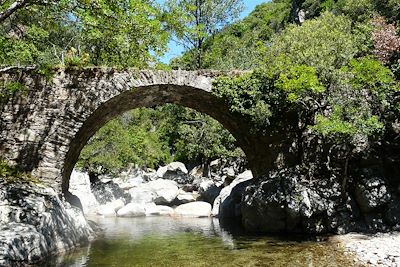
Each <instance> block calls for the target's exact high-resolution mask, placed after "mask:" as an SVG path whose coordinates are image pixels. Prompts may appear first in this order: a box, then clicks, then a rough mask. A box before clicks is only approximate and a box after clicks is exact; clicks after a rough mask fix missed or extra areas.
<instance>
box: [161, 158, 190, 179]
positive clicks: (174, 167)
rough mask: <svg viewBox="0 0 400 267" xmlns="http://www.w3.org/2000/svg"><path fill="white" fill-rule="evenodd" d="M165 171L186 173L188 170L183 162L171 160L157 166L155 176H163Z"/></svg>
mask: <svg viewBox="0 0 400 267" xmlns="http://www.w3.org/2000/svg"><path fill="white" fill-rule="evenodd" d="M167 171H170V172H178V171H179V172H182V173H184V174H188V170H187V169H186V166H185V164H183V163H182V162H171V163H170V164H168V165H167V166H163V167H160V168H158V170H157V176H158V177H159V178H163V177H164V175H165V174H166V173H167Z"/></svg>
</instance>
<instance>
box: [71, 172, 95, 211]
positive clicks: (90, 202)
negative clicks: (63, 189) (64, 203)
mask: <svg viewBox="0 0 400 267" xmlns="http://www.w3.org/2000/svg"><path fill="white" fill-rule="evenodd" d="M69 191H70V192H71V193H72V194H73V195H75V196H77V197H78V198H79V200H80V202H81V204H82V209H83V212H84V213H85V214H95V213H96V210H97V209H98V207H99V206H100V204H99V202H98V201H97V199H96V197H95V195H94V194H93V193H92V190H91V186H90V179H89V175H88V174H87V173H85V172H80V171H77V170H75V169H74V170H73V171H72V174H71V178H70V180H69Z"/></svg>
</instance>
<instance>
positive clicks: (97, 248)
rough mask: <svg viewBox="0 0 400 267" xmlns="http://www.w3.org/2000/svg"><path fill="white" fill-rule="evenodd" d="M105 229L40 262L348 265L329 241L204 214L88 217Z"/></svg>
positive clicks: (155, 264) (45, 264)
mask: <svg viewBox="0 0 400 267" xmlns="http://www.w3.org/2000/svg"><path fill="white" fill-rule="evenodd" d="M92 219H93V220H94V221H96V222H97V223H98V224H99V225H100V226H101V227H102V228H104V229H105V231H104V234H103V236H102V237H101V238H99V239H98V240H97V241H95V242H93V243H92V244H91V245H90V246H88V247H86V248H83V249H80V250H78V251H76V252H74V253H70V254H68V255H64V256H60V257H57V258H53V259H49V260H48V261H47V262H46V263H44V264H41V265H40V266H74V267H80V266H118V267H120V266H196V267H197V266H351V265H352V261H351V259H348V258H346V257H345V256H344V255H343V253H342V251H340V250H339V249H337V248H336V247H335V246H333V245H331V244H329V243H328V242H313V241H293V240H292V241H288V240H284V239H282V238H277V237H254V236H253V237H249V236H245V235H242V234H241V232H240V229H233V230H232V229H229V231H228V230H226V229H225V228H221V226H220V223H219V221H218V220H217V219H209V218H200V219H199V218H170V217H142V218H92Z"/></svg>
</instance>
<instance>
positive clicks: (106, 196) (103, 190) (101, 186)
mask: <svg viewBox="0 0 400 267" xmlns="http://www.w3.org/2000/svg"><path fill="white" fill-rule="evenodd" d="M90 180H91V190H92V192H93V195H94V196H95V197H96V200H97V201H98V202H99V203H100V204H106V203H108V202H111V201H114V200H116V199H124V201H125V202H130V200H131V199H130V197H131V196H130V195H129V194H127V193H125V192H124V190H122V189H121V187H120V186H119V185H118V184H117V183H115V182H113V181H112V180H110V181H107V182H104V181H106V180H100V179H98V178H96V177H90Z"/></svg>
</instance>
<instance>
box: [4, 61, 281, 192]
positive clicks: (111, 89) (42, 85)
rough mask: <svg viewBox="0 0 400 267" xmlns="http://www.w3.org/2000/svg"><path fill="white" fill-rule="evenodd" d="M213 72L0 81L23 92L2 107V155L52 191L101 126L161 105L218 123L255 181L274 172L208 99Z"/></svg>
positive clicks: (250, 138) (112, 72) (256, 138)
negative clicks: (135, 110) (21, 86)
mask: <svg viewBox="0 0 400 267" xmlns="http://www.w3.org/2000/svg"><path fill="white" fill-rule="evenodd" d="M221 75H237V73H221V72H215V71H181V70H178V71H151V70H132V69H128V70H116V69H110V68H88V69H69V70H65V69H60V70H58V71H57V73H56V74H55V75H54V76H53V77H52V79H51V80H48V79H46V78H45V77H43V76H41V75H38V74H35V73H32V72H23V73H21V72H10V73H3V74H1V77H0V78H1V79H2V80H4V81H10V80H11V81H13V80H16V79H17V80H18V82H21V83H23V84H24V86H25V87H27V88H28V89H29V90H27V92H28V93H27V94H23V93H22V94H15V95H14V96H13V97H12V98H11V99H10V100H9V101H7V102H6V103H5V104H3V105H1V104H0V108H1V110H2V118H1V120H0V141H1V142H0V154H2V155H4V156H5V157H6V158H7V159H8V160H9V161H10V162H14V163H16V164H18V165H19V166H22V167H23V168H24V169H25V170H26V171H30V172H32V173H33V175H35V176H36V177H38V178H40V179H41V180H42V181H43V182H45V183H47V184H48V185H49V186H51V187H53V188H54V189H56V190H57V191H59V192H61V190H62V189H63V191H64V192H65V191H66V190H67V189H68V184H69V183H68V180H69V176H70V173H71V171H72V168H73V166H74V165H75V162H76V160H77V159H78V156H79V153H80V151H81V149H82V148H83V146H84V145H85V144H86V142H87V141H88V140H89V138H90V137H91V136H92V135H93V134H94V133H95V132H96V131H97V130H98V129H99V128H100V127H101V126H103V125H104V124H105V123H106V122H107V121H109V120H110V119H112V118H114V117H116V116H117V115H119V114H122V113H123V112H125V111H127V110H130V109H133V108H139V107H151V106H156V105H161V104H165V103H175V104H178V105H182V106H186V107H190V108H193V109H195V110H197V111H200V112H202V113H205V114H208V115H210V116H211V117H213V118H214V119H216V120H217V121H219V122H220V123H221V124H222V125H223V126H224V127H225V128H226V129H227V130H228V131H230V132H231V133H232V135H233V136H234V137H235V138H236V140H237V142H238V145H239V146H240V147H241V148H242V149H243V151H244V152H245V154H246V156H247V159H248V161H249V167H250V168H251V170H252V172H253V174H254V175H255V176H258V175H260V174H262V173H263V172H265V171H266V170H268V168H270V167H271V166H273V164H274V162H275V160H276V158H277V157H276V156H277V155H276V154H274V153H272V150H271V149H270V145H269V144H268V142H267V141H266V139H265V138H264V137H263V136H261V135H257V134H255V133H252V132H251V131H250V126H249V124H248V122H247V121H246V120H245V119H244V118H243V117H241V116H240V115H238V114H234V113H232V112H230V110H229V107H228V106H227V105H226V104H225V102H224V101H223V100H222V99H220V98H218V97H216V96H215V95H213V94H212V84H213V80H214V79H215V78H216V77H219V76H221Z"/></svg>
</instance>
